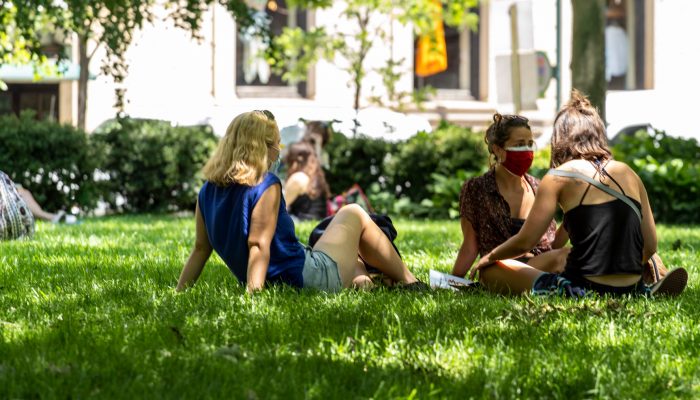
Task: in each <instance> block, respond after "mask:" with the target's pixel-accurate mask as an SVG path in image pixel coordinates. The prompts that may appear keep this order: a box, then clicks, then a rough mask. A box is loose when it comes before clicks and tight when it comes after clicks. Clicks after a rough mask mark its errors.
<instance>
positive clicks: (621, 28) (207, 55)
mask: <svg viewBox="0 0 700 400" xmlns="http://www.w3.org/2000/svg"><path fill="white" fill-rule="evenodd" d="M557 4H559V5H560V11H559V12H560V20H561V26H560V29H557V10H558V6H557ZM513 5H515V7H516V8H517V12H516V14H512V12H511V7H512V6H513ZM263 7H264V12H265V13H267V14H268V16H269V17H270V18H271V29H272V30H273V32H274V31H279V30H281V29H282V28H283V27H285V26H288V27H301V28H303V29H307V28H309V27H314V26H323V27H325V29H327V30H329V31H347V32H352V30H353V27H352V25H351V24H348V23H347V21H345V20H344V19H343V18H342V17H341V12H342V10H343V3H342V2H334V6H333V7H331V8H329V9H324V10H316V11H308V12H307V11H304V10H294V9H289V8H288V7H286V4H285V2H284V1H269V2H267V3H266V4H264V5H263ZM475 11H476V12H477V13H478V14H479V24H478V28H477V29H475V30H470V29H464V30H457V29H452V28H446V29H445V39H446V47H447V57H448V69H447V70H446V71H444V72H442V73H440V74H437V75H433V76H429V77H424V78H423V77H418V76H416V75H415V74H414V72H413V70H414V68H413V62H414V58H415V47H416V38H415V36H414V33H413V28H412V27H411V26H405V25H402V24H401V23H399V22H398V21H396V20H392V19H391V18H390V17H388V16H375V17H374V19H373V20H372V23H373V24H379V25H381V26H383V27H384V28H385V31H388V32H390V36H389V38H388V39H387V40H383V41H377V42H375V43H374V45H373V47H372V48H371V49H370V51H369V53H368V56H367V59H366V61H365V67H366V70H367V71H368V72H367V75H366V77H365V78H364V81H363V85H362V86H363V91H362V93H361V102H360V105H361V107H370V106H371V104H370V101H369V100H370V98H372V97H376V96H378V97H381V96H383V95H385V91H383V85H382V84H381V79H380V76H379V75H378V74H377V73H375V72H373V71H375V70H376V69H377V68H380V67H382V66H383V65H385V63H386V60H387V58H393V59H404V60H405V63H404V67H405V70H404V72H403V73H402V75H401V77H400V79H399V81H398V83H397V90H402V91H412V90H413V89H417V88H421V87H424V86H426V85H430V86H432V87H434V88H436V89H437V91H436V93H435V94H434V95H433V96H431V98H430V99H429V100H428V101H427V102H426V103H425V104H424V105H423V106H424V108H423V109H418V108H416V107H413V108H410V109H408V110H407V113H408V114H410V115H413V116H418V117H419V118H423V119H425V120H428V121H430V123H432V124H435V123H437V122H438V121H439V120H440V119H441V118H446V119H448V120H450V121H452V122H455V123H458V124H463V125H469V126H475V127H483V126H485V125H487V124H488V122H489V120H490V117H491V114H492V113H493V112H494V111H496V110H498V111H500V112H512V111H513V110H514V107H515V106H514V101H513V80H514V79H515V80H516V81H517V75H516V74H513V71H512V69H511V68H512V67H511V66H512V62H511V61H512V58H511V55H512V53H513V38H515V39H516V40H517V42H518V49H519V51H518V54H519V55H520V56H519V59H520V69H521V71H520V81H521V83H520V87H521V98H522V99H523V101H522V113H523V114H524V115H526V116H528V117H530V118H531V120H532V121H533V125H534V126H535V127H536V129H538V130H539V131H540V132H541V133H544V135H543V136H545V137H546V136H548V135H547V134H548V130H549V129H550V127H551V123H552V120H553V117H554V115H555V111H556V109H557V85H556V83H555V81H554V80H551V81H549V85H546V83H547V81H546V80H544V78H546V77H547V75H548V73H549V70H548V69H547V68H546V66H547V64H546V62H545V58H546V59H548V60H549V61H550V62H551V63H555V61H556V60H557V35H560V36H559V38H560V43H561V46H560V48H559V51H560V59H561V68H560V71H561V85H560V88H559V91H560V92H559V96H560V98H561V99H562V100H564V101H565V99H566V98H567V95H568V93H569V92H570V90H571V69H570V67H569V65H570V60H571V47H572V46H571V41H572V35H571V32H572V29H571V27H572V10H571V2H570V1H568V0H559V1H557V0H489V1H483V2H482V3H481V5H480V6H479V7H478V9H477V10H475ZM699 12H700V2H697V1H695V0H608V10H607V12H606V19H607V26H606V46H607V47H606V51H607V53H606V60H607V61H606V75H607V78H608V89H609V91H608V100H607V101H608V107H607V116H608V119H609V121H611V122H613V123H626V122H632V121H636V120H639V121H640V122H642V120H644V119H645V118H649V115H655V116H654V117H653V118H652V119H653V121H650V122H652V123H653V124H654V125H657V126H658V125H661V126H659V127H660V128H668V129H669V130H671V131H677V130H680V129H686V128H684V127H683V126H682V122H679V121H678V119H677V118H671V117H669V116H670V115H674V110H675V109H674V108H672V107H675V106H676V105H678V104H685V103H687V102H684V101H683V99H684V98H687V97H688V96H690V94H691V93H693V92H694V91H695V90H696V89H700V84H699V83H698V80H697V79H696V78H695V76H696V73H695V71H696V70H697V69H698V67H700V52H698V51H697V50H698V47H699V46H698V45H697V44H696V43H694V40H693V39H694V38H697V37H700V26H698V24H697V23H695V18H694V16H695V15H698V13H699ZM159 13H160V14H161V15H160V16H161V17H163V18H162V19H163V21H161V18H156V19H155V20H156V21H161V22H155V23H154V25H149V26H146V27H144V28H143V29H142V30H141V31H139V32H138V33H137V34H136V35H135V38H134V41H133V43H134V44H133V45H132V47H131V48H130V49H129V51H128V53H127V58H128V63H129V75H128V77H127V79H126V80H125V81H124V82H123V84H121V85H120V86H119V87H121V88H124V89H126V105H125V111H126V113H127V114H129V115H131V116H134V117H141V118H158V119H165V120H171V121H174V122H175V123H180V124H197V123H210V124H211V125H212V126H214V128H215V130H216V131H217V133H219V134H221V133H223V131H224V130H225V128H226V125H227V124H228V122H229V121H230V119H231V118H232V117H233V116H235V115H236V114H237V113H239V112H241V111H245V110H250V109H261V108H264V109H269V110H271V111H273V112H274V113H275V114H276V115H277V116H278V121H279V123H280V125H281V126H286V125H290V124H294V123H295V122H296V121H297V119H298V118H300V117H301V118H306V119H334V118H335V119H339V120H346V119H351V118H352V117H353V115H354V112H353V99H354V92H353V88H352V87H351V86H350V85H348V82H349V81H350V76H349V75H348V73H347V72H345V71H344V67H345V66H346V65H347V60H343V59H342V58H340V57H337V58H336V59H335V60H334V61H333V62H328V61H319V62H317V63H316V64H315V65H314V67H313V68H311V70H310V71H309V73H308V76H307V79H306V81H304V82H301V83H298V84H288V83H286V82H284V81H283V80H282V79H281V78H280V77H279V76H276V75H275V74H274V73H273V72H272V71H270V68H269V66H267V65H266V63H265V61H264V60H263V59H262V58H259V57H256V56H255V55H256V54H258V50H259V49H260V46H263V44H262V43H259V42H256V41H255V40H254V39H252V40H251V38H250V37H249V36H247V35H246V34H245V33H243V34H240V33H238V32H237V29H236V25H235V21H234V20H233V19H232V17H231V15H230V14H229V13H228V12H227V11H226V10H225V9H224V8H222V7H221V6H218V5H217V6H214V7H213V8H212V9H210V10H209V11H208V12H207V13H206V15H205V23H204V25H203V27H202V32H201V34H202V39H201V40H195V39H193V38H192V37H191V35H190V34H189V33H188V32H185V31H182V30H179V29H177V28H175V27H173V26H172V23H171V22H168V21H167V20H165V16H166V10H164V9H163V10H160V11H159ZM514 32H517V34H516V35H514V34H513V33H514ZM348 45H350V44H348ZM100 59H101V54H100V53H99V51H98V53H97V55H96V56H95V57H94V59H93V62H92V65H91V73H92V74H94V75H95V78H94V79H93V80H91V81H90V83H89V89H88V90H89V92H88V110H87V129H88V130H93V129H94V128H96V127H97V126H99V124H100V123H102V122H103V121H105V120H108V119H110V118H113V116H114V115H115V112H116V110H115V108H114V106H113V105H114V90H115V88H117V86H116V85H115V83H114V82H112V81H111V79H110V78H109V77H108V76H103V75H100V74H99V73H98V72H99V64H100V62H101V60H100ZM0 78H1V79H3V80H5V81H6V82H7V83H8V86H9V88H10V91H8V92H5V93H2V94H0V112H8V110H13V109H17V108H21V107H22V105H24V106H32V105H33V106H35V107H39V108H41V109H42V110H45V111H42V112H45V113H53V114H51V115H54V116H55V118H56V119H58V120H60V121H61V122H68V123H74V122H75V121H76V120H77V83H76V82H75V81H74V80H71V79H73V77H72V76H66V77H64V78H63V79H55V80H53V81H44V82H38V83H37V82H33V81H32V80H31V79H30V78H27V77H26V76H25V77H22V76H21V74H18V73H16V71H15V73H14V75H12V74H8V71H7V69H6V68H4V69H3V70H0ZM545 86H546V87H545ZM37 93H38V94H37ZM52 99H53V100H52ZM52 104H53V106H52ZM52 107H53V108H52ZM655 113H656V114H655ZM375 115H376V116H378V117H377V118H381V116H382V115H389V114H388V113H387V114H382V113H376V114H375Z"/></svg>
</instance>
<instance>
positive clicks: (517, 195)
mask: <svg viewBox="0 0 700 400" xmlns="http://www.w3.org/2000/svg"><path fill="white" fill-rule="evenodd" d="M484 141H485V142H486V144H487V146H488V150H489V153H490V155H491V156H493V157H494V158H495V161H496V162H495V164H494V165H492V166H491V168H490V169H489V171H488V172H486V173H485V174H483V175H481V176H478V177H475V178H472V179H469V180H468V181H466V182H465V183H464V185H463V186H462V192H461V195H460V213H461V217H462V218H461V225H462V235H463V241H462V246H461V247H460V249H459V252H458V253H457V259H456V260H455V263H454V267H453V269H452V275H456V276H460V277H464V276H465V275H466V273H467V271H469V269H470V268H471V267H472V264H473V263H474V260H475V259H476V257H477V255H481V256H484V255H486V254H487V253H488V252H489V251H491V250H493V249H494V248H495V247H496V246H498V245H499V244H501V243H503V242H505V241H506V240H508V239H509V238H510V237H511V236H513V235H515V234H517V233H518V232H519V231H520V229H521V228H522V226H523V223H524V222H525V218H527V216H528V214H530V211H531V209H532V204H533V203H534V200H535V195H536V194H537V189H538V185H539V183H540V181H539V180H538V179H537V178H535V177H533V176H531V175H528V174H527V170H528V169H530V165H531V164H532V160H533V157H534V153H533V149H534V140H533V135H532V131H531V130H530V125H529V121H528V120H527V118H524V117H521V116H519V115H501V114H499V113H496V114H494V115H493V123H492V124H491V125H490V126H489V128H488V129H487V131H486V135H485V137H484ZM556 228H557V226H556V223H555V222H554V220H552V219H550V220H549V221H548V224H547V229H546V230H545V231H544V232H543V233H542V234H541V235H539V236H537V241H536V242H535V244H534V245H533V246H532V247H531V248H530V249H528V250H527V251H525V252H523V254H520V255H518V259H519V260H520V261H522V262H524V263H526V264H528V265H530V266H532V267H534V268H537V269H539V270H542V271H547V272H562V271H563V268H564V264H565V262H566V256H567V255H568V253H569V249H568V248H561V247H562V246H563V245H564V243H563V242H562V240H556V239H555V236H557V235H556V233H558V232H557V229H556ZM555 232H556V233H555ZM532 239H535V238H532ZM564 239H565V238H564ZM533 241H534V240H533Z"/></svg>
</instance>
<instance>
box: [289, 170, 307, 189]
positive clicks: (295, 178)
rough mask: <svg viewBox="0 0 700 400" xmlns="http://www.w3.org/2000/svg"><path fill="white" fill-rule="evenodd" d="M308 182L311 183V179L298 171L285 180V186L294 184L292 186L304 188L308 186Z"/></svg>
mask: <svg viewBox="0 0 700 400" xmlns="http://www.w3.org/2000/svg"><path fill="white" fill-rule="evenodd" d="M309 181H311V178H309V176H308V175H306V174H305V173H304V172H302V171H299V172H295V173H293V174H292V175H290V176H289V178H287V184H288V185H289V184H294V185H299V186H301V187H305V186H306V185H308V183H309Z"/></svg>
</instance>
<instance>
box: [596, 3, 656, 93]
mask: <svg viewBox="0 0 700 400" xmlns="http://www.w3.org/2000/svg"><path fill="white" fill-rule="evenodd" d="M645 3H646V1H645V0H607V10H606V14H605V16H606V26H605V78H606V80H607V81H608V90H634V89H644V88H647V87H649V86H650V85H649V84H647V82H649V80H648V79H647V76H648V72H649V71H647V65H646V62H645V61H646V51H647V49H648V48H650V47H649V46H647V43H646V37H647V36H648V35H647V34H646V33H647V32H646V30H647V29H650V27H649V26H647V21H648V19H647V15H646V14H647V9H646V7H645V6H646V4H645Z"/></svg>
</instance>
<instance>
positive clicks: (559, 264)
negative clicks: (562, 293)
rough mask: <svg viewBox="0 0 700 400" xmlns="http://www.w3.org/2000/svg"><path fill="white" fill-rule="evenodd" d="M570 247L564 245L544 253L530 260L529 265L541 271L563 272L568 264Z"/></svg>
mask: <svg viewBox="0 0 700 400" xmlns="http://www.w3.org/2000/svg"><path fill="white" fill-rule="evenodd" d="M570 251H571V248H570V247H563V248H561V249H555V250H551V251H548V252H546V253H542V254H540V255H538V256H535V257H532V258H531V259H529V260H528V262H527V265H529V266H531V267H533V268H537V269H539V270H540V271H544V272H551V273H554V274H561V273H562V272H564V267H565V266H566V257H568V256H569V252H570Z"/></svg>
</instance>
